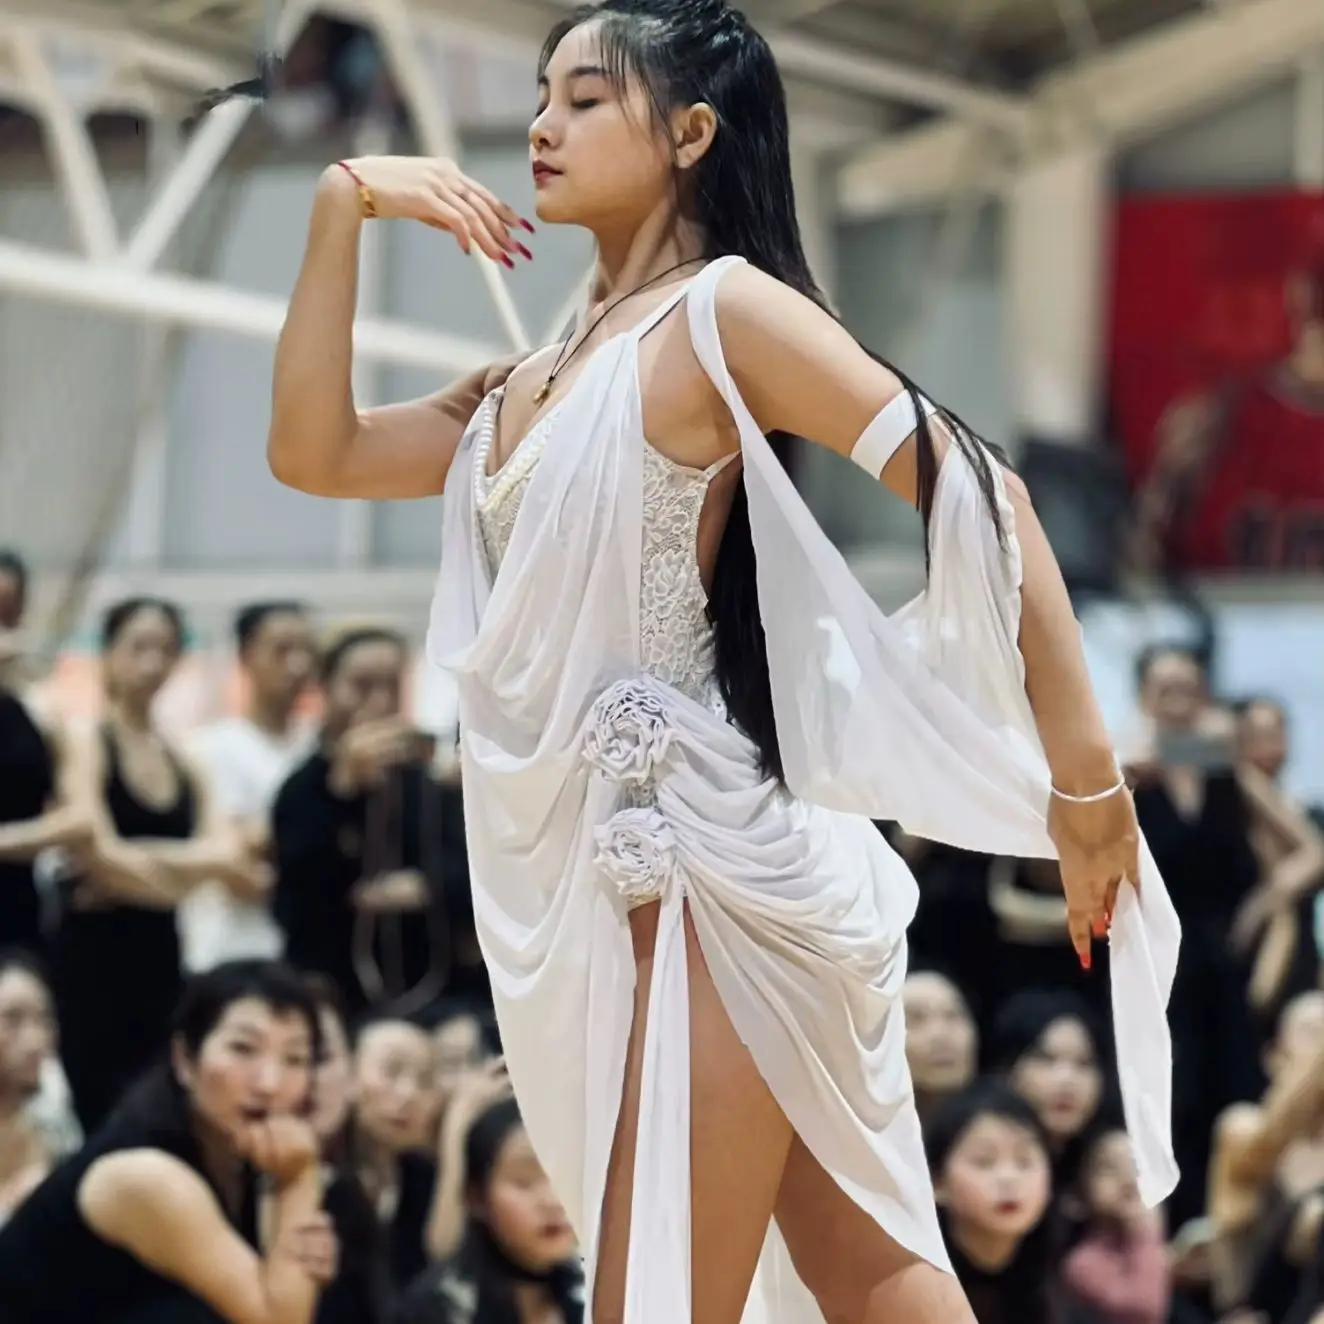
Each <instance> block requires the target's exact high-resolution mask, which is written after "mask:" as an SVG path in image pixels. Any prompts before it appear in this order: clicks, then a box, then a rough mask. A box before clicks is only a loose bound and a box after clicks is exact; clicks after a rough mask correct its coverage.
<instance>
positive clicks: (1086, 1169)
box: [1062, 1122, 1172, 1324]
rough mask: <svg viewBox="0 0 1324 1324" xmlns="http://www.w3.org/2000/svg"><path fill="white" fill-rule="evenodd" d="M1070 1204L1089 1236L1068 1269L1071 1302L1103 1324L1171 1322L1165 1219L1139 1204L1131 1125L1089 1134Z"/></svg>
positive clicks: (1065, 1274)
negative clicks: (1087, 1311) (1078, 1304)
mask: <svg viewBox="0 0 1324 1324" xmlns="http://www.w3.org/2000/svg"><path fill="white" fill-rule="evenodd" d="M1070 1200H1071V1204H1072V1205H1074V1206H1075V1207H1074V1208H1073V1209H1072V1210H1071V1212H1072V1215H1073V1217H1075V1218H1076V1219H1077V1220H1078V1222H1079V1223H1080V1224H1081V1226H1082V1227H1083V1230H1084V1235H1083V1237H1082V1238H1081V1240H1080V1241H1079V1242H1078V1243H1077V1245H1076V1246H1075V1248H1074V1249H1073V1250H1072V1251H1071V1253H1070V1254H1069V1255H1068V1256H1067V1257H1066V1261H1065V1263H1064V1265H1063V1270H1062V1276H1063V1281H1064V1282H1065V1284H1066V1287H1067V1290H1068V1292H1069V1293H1070V1294H1071V1296H1072V1297H1073V1298H1074V1299H1075V1300H1076V1301H1078V1302H1080V1303H1081V1304H1082V1305H1084V1306H1086V1307H1088V1308H1089V1310H1090V1311H1091V1313H1092V1314H1093V1315H1094V1317H1095V1318H1097V1320H1098V1321H1099V1324H1164V1321H1166V1320H1167V1318H1168V1310H1169V1307H1170V1306H1171V1302H1172V1285H1171V1282H1170V1277H1169V1273H1168V1251H1167V1247H1166V1246H1165V1245H1164V1241H1163V1216H1162V1214H1161V1213H1159V1212H1157V1211H1155V1210H1151V1209H1146V1208H1145V1205H1144V1202H1143V1201H1142V1200H1141V1198H1140V1183H1139V1180H1138V1179H1137V1176H1136V1164H1135V1154H1134V1153H1133V1151H1132V1148H1131V1138H1130V1137H1129V1136H1128V1135H1127V1134H1126V1130H1125V1128H1124V1127H1122V1126H1120V1125H1118V1124H1116V1123H1108V1122H1105V1123H1103V1124H1102V1125H1100V1126H1098V1127H1096V1128H1095V1129H1094V1130H1093V1132H1092V1133H1091V1134H1090V1136H1089V1137H1088V1139H1087V1140H1086V1142H1085V1145H1084V1150H1083V1154H1082V1158H1081V1168H1080V1175H1079V1177H1078V1180H1077V1183H1076V1189H1075V1191H1074V1192H1073V1193H1072V1196H1071V1197H1070Z"/></svg>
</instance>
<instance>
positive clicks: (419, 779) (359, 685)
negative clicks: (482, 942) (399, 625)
mask: <svg viewBox="0 0 1324 1324" xmlns="http://www.w3.org/2000/svg"><path fill="white" fill-rule="evenodd" d="M404 668H405V645H404V641H403V639H401V638H400V636H399V635H398V634H395V633H394V632H393V631H390V630H380V629H362V630H353V631H350V632H348V633H347V634H345V635H343V636H342V637H341V638H340V639H339V640H338V641H337V642H336V643H335V644H333V645H332V646H331V647H330V648H329V649H328V650H327V651H326V653H325V654H324V656H323V658H322V661H321V680H322V689H323V696H324V718H323V725H322V732H321V741H320V746H319V748H318V749H317V750H316V751H315V752H314V753H313V754H312V755H311V756H310V757H309V758H308V759H307V760H305V762H304V763H303V764H301V765H300V766H299V767H298V768H297V769H296V770H295V771H294V772H293V773H292V774H291V775H290V777H289V779H288V780H287V781H286V782H285V784H284V786H282V787H281V790H280V792H279V794H278V796H277V797H276V804H275V808H274V810H273V813H272V836H273V839H274V843H275V851H276V859H277V865H278V868H277V875H278V881H277V886H276V895H275V913H276V918H277V920H278V921H279V923H280V925H281V927H282V928H283V929H284V931H285V935H286V950H287V953H288V955H289V958H290V960H291V961H293V962H294V963H295V964H296V965H298V966H299V967H300V968H301V969H304V970H316V971H319V972H321V973H322V974H325V975H326V976H327V977H328V978H330V979H331V980H332V981H333V982H334V983H335V984H336V986H337V987H338V988H339V989H340V990H341V992H342V993H343V995H344V997H345V1000H346V1003H347V1006H348V1008H349V1011H350V1014H351V1016H353V1015H356V1014H357V1013H359V1012H361V1011H362V1010H363V1009H364V1008H365V1007H367V1006H369V1005H383V1004H385V1003H387V1002H390V1001H392V1000H394V999H399V998H402V997H408V999H409V1000H410V1002H411V1003H412V1004H413V1005H416V1006H423V1005H425V1004H426V1003H428V1002H429V1001H431V1000H433V999H435V998H436V997H437V996H438V995H439V994H440V993H441V992H442V990H443V988H444V987H445V984H446V981H447V977H448V973H449V972H448V968H447V963H448V960H449V953H450V949H451V929H452V928H453V927H454V925H453V924H452V923H449V922H448V920H454V919H456V918H457V917H459V918H460V919H461V921H463V917H464V916H465V915H467V916H468V924H469V926H470V928H472V903H471V901H470V900H469V896H468V885H467V884H468V876H467V869H466V870H464V871H463V873H462V875H461V877H460V878H458V879H457V878H454V877H452V878H451V879H450V880H449V882H450V883H451V886H449V887H445V886H444V883H443V875H444V873H445V869H444V864H443V852H444V851H446V850H448V849H453V848H452V847H449V846H448V844H447V843H448V841H449V840H451V839H453V838H454V837H455V836H458V837H459V842H458V846H459V850H460V852H461V853H462V852H463V841H464V838H463V830H462V828H461V827H459V825H457V824H454V823H450V822H447V821H446V820H445V819H444V818H443V810H444V806H443V803H442V800H441V797H440V795H439V792H438V788H437V786H436V783H435V782H434V781H433V780H432V779H431V777H430V776H429V774H428V766H427V765H428V761H429V759H430V756H431V751H430V749H429V748H428V741H427V738H426V737H424V736H422V735H421V733H418V732H415V731H412V730H411V729H410V728H409V725H408V724H407V723H406V721H405V720H404V718H403V717H402V715H401V694H402V686H403V681H404ZM448 909H449V914H448Z"/></svg>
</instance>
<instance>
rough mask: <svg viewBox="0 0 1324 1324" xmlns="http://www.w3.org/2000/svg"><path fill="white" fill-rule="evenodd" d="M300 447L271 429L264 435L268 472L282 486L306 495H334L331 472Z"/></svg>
mask: <svg viewBox="0 0 1324 1324" xmlns="http://www.w3.org/2000/svg"><path fill="white" fill-rule="evenodd" d="M303 450H304V447H302V446H300V445H298V443H297V442H292V441H291V440H290V439H288V438H285V437H281V436H278V435H277V434H276V433H275V432H272V433H271V434H270V435H269V436H268V437H267V467H268V468H269V469H270V470H271V476H272V477H273V478H274V479H275V480H276V481H277V482H278V483H280V484H282V485H283V486H285V487H291V488H293V489H294V490H295V491H296V492H306V493H308V495H309V496H335V495H336V493H335V491H334V486H335V485H334V483H333V482H332V481H331V475H330V474H329V473H326V472H323V470H324V468H325V466H324V465H322V464H319V463H318V462H317V460H316V459H315V458H313V457H310V456H308V455H306V454H301V452H302V451H303Z"/></svg>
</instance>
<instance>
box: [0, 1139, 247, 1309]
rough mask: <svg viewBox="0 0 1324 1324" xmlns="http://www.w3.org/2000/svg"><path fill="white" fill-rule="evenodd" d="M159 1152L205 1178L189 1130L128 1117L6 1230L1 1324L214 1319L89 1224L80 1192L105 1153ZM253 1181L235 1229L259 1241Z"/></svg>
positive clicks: (50, 1181)
mask: <svg viewBox="0 0 1324 1324" xmlns="http://www.w3.org/2000/svg"><path fill="white" fill-rule="evenodd" d="M129 1149H158V1150H163V1151H165V1152H166V1153H168V1154H171V1155H173V1156H174V1157H175V1158H177V1159H179V1161H180V1162H182V1163H184V1164H187V1165H188V1166H189V1167H191V1168H193V1169H194V1170H195V1171H197V1172H199V1173H201V1174H202V1175H203V1176H204V1177H206V1173H205V1171H204V1170H203V1168H202V1164H201V1157H200V1155H199V1152H198V1148H197V1145H196V1143H195V1142H194V1140H193V1136H192V1134H191V1133H190V1132H189V1130H188V1129H187V1126H186V1125H161V1126H158V1125H154V1124H152V1123H148V1122H144V1121H141V1120H139V1119H138V1118H137V1117H135V1116H133V1115H130V1114H128V1113H121V1114H120V1115H118V1116H116V1117H114V1118H112V1119H111V1121H110V1122H109V1123H108V1124H107V1125H106V1127H105V1128H103V1130H101V1131H100V1132H99V1133H98V1134H97V1135H95V1136H93V1137H92V1139H91V1140H90V1141H89V1142H88V1143H87V1144H86V1145H85V1146H84V1147H83V1148H82V1149H80V1150H79V1151H78V1153H76V1154H74V1155H72V1156H71V1157H70V1158H68V1159H66V1160H65V1162H63V1163H62V1164H60V1166H59V1167H57V1168H56V1169H55V1171H54V1172H52V1173H51V1175H50V1176H49V1177H47V1178H46V1180H45V1181H44V1182H42V1184H41V1185H40V1186H38V1187H37V1189H36V1190H35V1191H34V1192H33V1193H32V1195H30V1196H29V1197H28V1199H27V1200H26V1201H25V1202H24V1203H23V1204H22V1205H21V1206H20V1207H19V1209H18V1210H17V1212H16V1213H15V1214H14V1216H13V1218H11V1219H10V1221H9V1222H8V1223H7V1224H6V1225H5V1226H4V1228H2V1229H0V1320H3V1321H4V1324H112V1322H113V1324H147V1322H148V1321H153V1322H156V1324H167V1321H172V1322H173V1321H175V1320H181V1321H187V1324H202V1321H208V1322H210V1321H213V1320H217V1319H218V1317H217V1316H216V1315H215V1314H214V1312H212V1311H211V1310H210V1308H209V1307H207V1306H206V1305H205V1304H203V1303H202V1302H200V1301H198V1300H197V1298H195V1297H193V1296H191V1295H190V1294H189V1293H188V1292H186V1291H185V1290H184V1289H183V1288H182V1287H181V1286H180V1285H179V1284H178V1283H177V1282H175V1281H173V1280H172V1279H169V1278H165V1277H163V1276H162V1275H161V1274H158V1273H156V1272H155V1271H154V1270H152V1269H149V1268H148V1267H147V1266H146V1265H145V1264H143V1263H142V1262H141V1261H140V1260H138V1259H136V1258H134V1256H132V1255H130V1254H129V1253H128V1252H127V1251H125V1250H121V1249H120V1248H119V1247H117V1246H112V1245H111V1244H110V1243H109V1242H106V1241H103V1240H102V1239H101V1238H100V1237H99V1236H97V1234H96V1233H95V1232H93V1231H92V1229H91V1228H90V1227H88V1225H87V1224H86V1223H85V1222H84V1221H83V1216H82V1214H81V1213H80V1212H79V1209H78V1188H79V1186H80V1185H81V1183H82V1180H83V1177H84V1176H85V1175H86V1173H87V1171H88V1169H89V1168H90V1167H91V1166H92V1165H93V1164H94V1163H95V1162H96V1161H97V1160H98V1159H100V1158H102V1157H104V1156H105V1155H107V1154H113V1153H118V1152H120V1151H123V1150H129ZM253 1193H254V1183H253V1181H252V1179H251V1177H250V1179H249V1181H248V1184H247V1193H246V1198H245V1200H244V1205H245V1209H244V1212H243V1214H242V1215H241V1216H240V1219H239V1220H238V1221H239V1223H240V1227H239V1232H240V1235H241V1236H243V1237H244V1239H245V1240H246V1241H248V1242H249V1244H250V1245H256V1235H255V1227H256V1219H255V1216H254V1210H255V1208H256V1203H255V1200H254V1198H253Z"/></svg>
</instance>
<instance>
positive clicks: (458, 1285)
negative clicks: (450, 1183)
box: [394, 1099, 585, 1324]
mask: <svg viewBox="0 0 1324 1324" xmlns="http://www.w3.org/2000/svg"><path fill="white" fill-rule="evenodd" d="M464 1148H465V1154H464V1166H465V1171H466V1173H467V1174H468V1179H467V1191H466V1195H467V1208H468V1213H467V1217H466V1220H465V1225H464V1232H463V1237H462V1239H461V1242H460V1247H459V1250H458V1251H457V1252H456V1254H455V1256H454V1257H453V1258H452V1259H450V1260H448V1261H447V1262H446V1263H443V1264H438V1265H434V1266H433V1267H432V1268H430V1269H428V1270H427V1271H426V1272H425V1273H424V1274H423V1275H422V1276H421V1277H420V1278H419V1279H418V1280H417V1281H415V1282H414V1284H413V1285H412V1286H411V1287H410V1289H409V1291H408V1292H407V1293H406V1294H405V1297H404V1299H403V1301H402V1302H401V1305H400V1308H399V1310H398V1311H397V1313H396V1315H395V1318H394V1324H543V1322H544V1321H547V1320H558V1321H562V1322H563V1324H583V1321H584V1318H585V1312H584V1283H583V1273H582V1269H581V1267H580V1263H579V1257H578V1255H577V1254H576V1246H575V1234H574V1232H573V1230H572V1229H571V1227H570V1224H569V1222H568V1220H567V1219H566V1215H565V1210H564V1209H563V1208H562V1207H561V1204H560V1201H558V1200H557V1198H556V1195H555V1194H554V1193H553V1191H552V1187H551V1183H550V1182H549V1181H548V1180H547V1175H546V1173H545V1172H544V1171H543V1169H542V1165H541V1164H540V1163H539V1162H538V1157H537V1155H536V1154H535V1153H534V1152H533V1146H532V1145H530V1143H529V1138H528V1135H527V1134H526V1133H525V1130H524V1127H523V1124H522V1123H521V1121H520V1116H519V1110H518V1108H517V1107H516V1105H515V1101H514V1100H513V1099H507V1100H505V1101H503V1102H500V1103H496V1104H493V1105H491V1106H489V1107H488V1108H487V1110H486V1111H484V1112H482V1113H481V1114H479V1116H478V1117H477V1118H476V1119H475V1120H474V1122H473V1123H472V1125H471V1126H469V1128H468V1131H467V1134H466V1136H465V1146H464Z"/></svg>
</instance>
